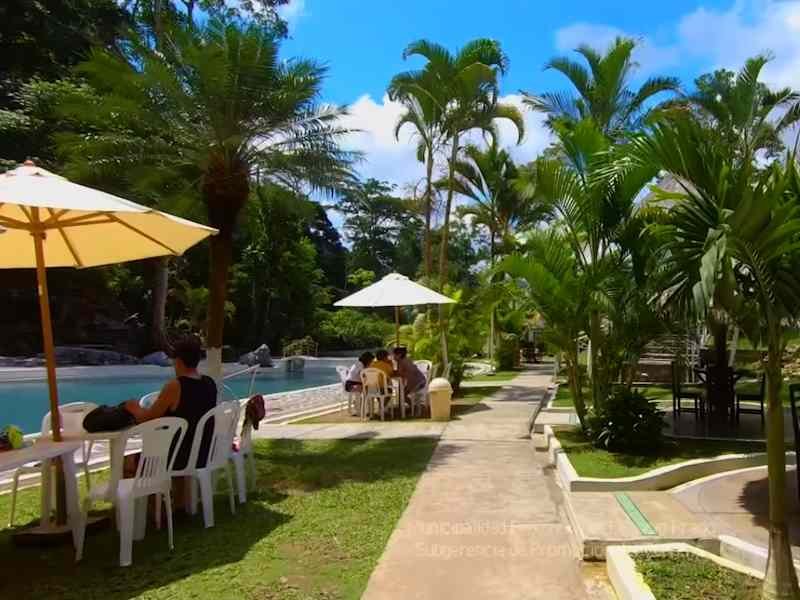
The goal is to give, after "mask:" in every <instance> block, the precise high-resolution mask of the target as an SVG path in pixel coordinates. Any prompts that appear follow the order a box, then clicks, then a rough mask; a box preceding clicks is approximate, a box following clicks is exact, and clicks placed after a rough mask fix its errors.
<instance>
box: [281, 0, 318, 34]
mask: <svg viewBox="0 0 800 600" xmlns="http://www.w3.org/2000/svg"><path fill="white" fill-rule="evenodd" d="M278 14H279V15H280V17H281V18H282V19H283V20H284V21H286V22H287V23H288V24H289V29H292V28H293V27H294V26H295V25H297V22H298V21H299V20H300V19H302V18H303V17H307V16H308V15H309V14H311V13H310V12H309V11H308V8H307V7H306V0H289V4H285V5H283V6H280V7H278Z"/></svg>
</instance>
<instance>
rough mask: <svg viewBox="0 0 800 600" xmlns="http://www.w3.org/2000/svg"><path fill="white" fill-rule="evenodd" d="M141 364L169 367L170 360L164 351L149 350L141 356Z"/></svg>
mask: <svg viewBox="0 0 800 600" xmlns="http://www.w3.org/2000/svg"><path fill="white" fill-rule="evenodd" d="M142 364H143V365H156V366H158V367H171V366H172V361H171V360H170V358H169V356H167V355H166V353H165V352H151V353H150V354H148V355H146V356H143V357H142Z"/></svg>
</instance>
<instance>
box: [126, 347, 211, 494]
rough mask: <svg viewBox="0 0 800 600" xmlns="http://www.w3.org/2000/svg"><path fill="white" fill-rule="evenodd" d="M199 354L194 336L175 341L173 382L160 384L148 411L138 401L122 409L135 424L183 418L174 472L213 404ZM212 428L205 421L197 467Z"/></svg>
mask: <svg viewBox="0 0 800 600" xmlns="http://www.w3.org/2000/svg"><path fill="white" fill-rule="evenodd" d="M202 355H203V350H202V347H201V344H200V340H199V339H198V338H197V336H186V337H184V338H182V339H180V340H178V341H177V342H175V343H174V344H173V346H172V349H171V352H170V356H172V359H173V363H174V366H175V379H172V380H171V381H169V382H168V383H167V384H166V385H164V387H163V388H162V389H161V392H160V393H159V394H158V398H157V399H156V400H155V402H153V404H152V405H151V406H150V408H143V407H141V406H140V405H139V401H138V400H129V401H128V402H127V403H126V404H125V408H127V409H128V411H130V413H131V414H132V415H133V416H134V417H135V418H136V422H137V423H143V422H145V421H150V420H151V419H158V418H160V417H180V418H182V419H186V422H187V423H188V424H189V427H188V429H187V430H186V434H185V435H184V438H183V442H182V443H181V447H180V448H178V451H177V452H178V454H177V456H176V457H175V463H174V466H173V468H174V469H175V470H180V469H184V468H186V463H187V462H188V460H189V453H190V452H191V450H192V441H193V440H194V432H195V429H196V428H197V423H198V422H199V421H200V419H201V418H202V416H203V415H205V414H206V413H207V412H208V411H209V410H211V409H212V408H214V407H215V406H216V405H217V385H216V384H215V383H214V380H213V379H211V377H208V376H207V375H201V374H200V373H199V372H198V371H197V365H198V363H199V362H200V358H201V357H202ZM213 428H214V423H213V420H212V421H209V422H208V424H207V425H206V427H205V432H204V433H203V442H202V444H201V446H200V453H199V455H198V457H197V465H196V466H198V467H204V466H205V464H206V458H207V457H208V448H209V446H210V444H211V435H212V432H213ZM182 488H183V486H178V490H176V492H177V493H176V499H175V504H176V505H178V506H180V504H182V502H180V500H179V499H180V498H181V497H182V494H181V492H180V490H181V489H182Z"/></svg>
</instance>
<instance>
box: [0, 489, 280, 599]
mask: <svg viewBox="0 0 800 600" xmlns="http://www.w3.org/2000/svg"><path fill="white" fill-rule="evenodd" d="M218 499H219V500H220V501H218V502H216V505H215V517H216V526H215V527H213V528H211V529H205V528H204V527H203V523H202V518H201V517H199V516H198V517H197V518H192V519H189V518H188V517H187V518H179V519H176V523H175V550H174V551H173V552H170V551H169V547H168V543H167V533H166V529H163V530H161V531H155V530H154V529H153V528H150V529H149V530H148V532H147V535H146V537H145V539H144V540H142V541H141V542H134V546H133V565H132V566H131V567H127V568H120V567H118V565H119V562H118V561H119V538H118V536H117V534H116V532H115V531H112V529H111V528H108V529H105V530H103V531H102V532H99V533H97V534H95V535H87V537H86V542H85V545H84V557H83V561H82V562H81V563H80V564H74V562H73V561H74V554H73V551H72V547H71V546H69V547H68V546H60V547H55V548H46V549H45V548H33V547H16V546H14V545H13V543H12V542H11V540H10V539H9V538H10V536H9V535H7V534H4V535H2V536H0V564H2V565H3V572H4V573H5V574H11V573H13V577H8V576H7V575H5V574H4V575H3V576H2V579H0V597H3V598H20V599H21V598H64V599H73V598H75V599H87V598H104V599H120V600H122V599H129V598H138V597H140V596H142V595H143V594H146V592H147V591H148V590H152V589H155V588H162V587H164V586H168V585H170V584H172V583H175V582H180V581H181V580H183V579H185V578H187V577H191V576H195V575H197V574H199V573H203V572H208V571H211V570H214V569H217V568H219V567H223V566H225V565H229V564H233V563H237V562H239V561H241V560H242V559H243V558H244V556H245V555H246V554H247V553H248V551H249V550H250V548H251V547H252V546H253V545H254V544H255V543H257V542H259V541H260V540H261V539H263V538H264V537H265V536H268V535H269V534H270V532H272V531H273V530H275V529H276V528H278V527H280V526H282V525H283V524H284V523H286V522H287V521H288V520H289V518H290V517H288V516H287V515H285V514H282V513H280V512H276V511H273V510H270V509H269V508H268V507H266V506H264V505H263V504H262V503H259V502H249V503H248V504H246V505H244V506H240V507H237V511H238V512H237V514H236V515H234V516H232V515H231V514H230V510H229V509H228V507H227V505H226V503H225V502H224V501H222V500H223V499H222V498H218ZM101 589H102V592H100V590H101Z"/></svg>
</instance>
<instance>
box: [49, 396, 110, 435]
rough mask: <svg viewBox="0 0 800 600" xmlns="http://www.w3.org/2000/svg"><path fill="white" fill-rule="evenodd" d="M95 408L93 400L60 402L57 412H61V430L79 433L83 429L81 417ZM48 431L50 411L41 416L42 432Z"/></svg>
mask: <svg viewBox="0 0 800 600" xmlns="http://www.w3.org/2000/svg"><path fill="white" fill-rule="evenodd" d="M95 408H97V404H95V403H94V402H70V403H69V404H61V405H60V406H59V407H58V412H59V413H61V431H63V432H64V433H80V432H82V431H83V417H85V416H86V414H87V413H90V412H92V411H93V410H94V409H95ZM48 431H50V411H47V413H46V414H45V415H44V417H43V418H42V429H41V432H42V434H47V432H48Z"/></svg>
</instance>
